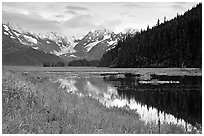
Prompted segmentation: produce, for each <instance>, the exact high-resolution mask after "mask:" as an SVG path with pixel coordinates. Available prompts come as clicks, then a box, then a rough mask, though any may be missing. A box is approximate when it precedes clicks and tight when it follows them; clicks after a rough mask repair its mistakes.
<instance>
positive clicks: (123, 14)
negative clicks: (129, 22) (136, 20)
mask: <svg viewBox="0 0 204 136" xmlns="http://www.w3.org/2000/svg"><path fill="white" fill-rule="evenodd" d="M127 14H129V11H126V12H122V13H120V15H121V16H125V15H127Z"/></svg>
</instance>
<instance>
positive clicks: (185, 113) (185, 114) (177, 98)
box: [104, 76, 202, 125]
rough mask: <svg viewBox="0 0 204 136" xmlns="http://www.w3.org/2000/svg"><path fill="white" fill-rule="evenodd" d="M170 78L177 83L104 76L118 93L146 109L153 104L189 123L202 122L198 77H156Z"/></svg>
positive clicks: (199, 79)
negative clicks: (140, 82) (141, 82)
mask: <svg viewBox="0 0 204 136" xmlns="http://www.w3.org/2000/svg"><path fill="white" fill-rule="evenodd" d="M157 78H159V77H157ZM170 79H171V80H179V81H180V84H162V85H151V84H139V83H138V80H139V79H138V78H137V77H130V76H129V77H126V78H119V79H117V78H114V77H113V76H111V77H106V78H104V80H105V81H106V82H109V83H111V84H113V85H114V86H116V87H117V88H118V95H119V96H120V97H122V98H123V99H128V100H130V99H135V101H136V102H139V103H141V104H142V105H146V106H147V108H150V107H154V108H156V109H157V110H158V111H164V112H165V113H168V114H172V115H174V116H175V117H176V118H178V119H184V120H185V121H186V122H188V123H190V124H192V125H196V124H202V92H201V77H167V76H161V77H160V79H159V80H170Z"/></svg>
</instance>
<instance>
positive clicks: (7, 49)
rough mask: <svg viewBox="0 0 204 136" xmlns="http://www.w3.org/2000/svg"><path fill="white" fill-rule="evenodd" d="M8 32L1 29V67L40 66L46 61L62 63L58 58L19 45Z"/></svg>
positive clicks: (5, 28) (5, 29) (6, 29)
mask: <svg viewBox="0 0 204 136" xmlns="http://www.w3.org/2000/svg"><path fill="white" fill-rule="evenodd" d="M8 30H9V28H7V27H5V26H4V28H3V27H2V64H3V65H42V64H43V63H44V62H47V61H52V62H57V61H62V60H61V58H59V57H58V56H55V55H52V54H48V53H45V52H43V51H39V50H35V49H33V48H31V47H30V46H27V45H23V44H21V43H20V42H19V40H18V39H17V38H16V37H14V35H13V33H11V32H10V31H8ZM30 40H31V39H30ZM34 42H35V41H34Z"/></svg>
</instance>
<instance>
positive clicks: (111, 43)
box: [107, 39, 117, 45]
mask: <svg viewBox="0 0 204 136" xmlns="http://www.w3.org/2000/svg"><path fill="white" fill-rule="evenodd" d="M107 43H108V44H109V45H113V44H114V43H115V44H116V43H117V39H115V41H110V42H109V41H107Z"/></svg>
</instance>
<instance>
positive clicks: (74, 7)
mask: <svg viewBox="0 0 204 136" xmlns="http://www.w3.org/2000/svg"><path fill="white" fill-rule="evenodd" d="M66 9H68V10H74V11H84V10H88V9H87V8H84V7H78V6H66Z"/></svg>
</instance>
